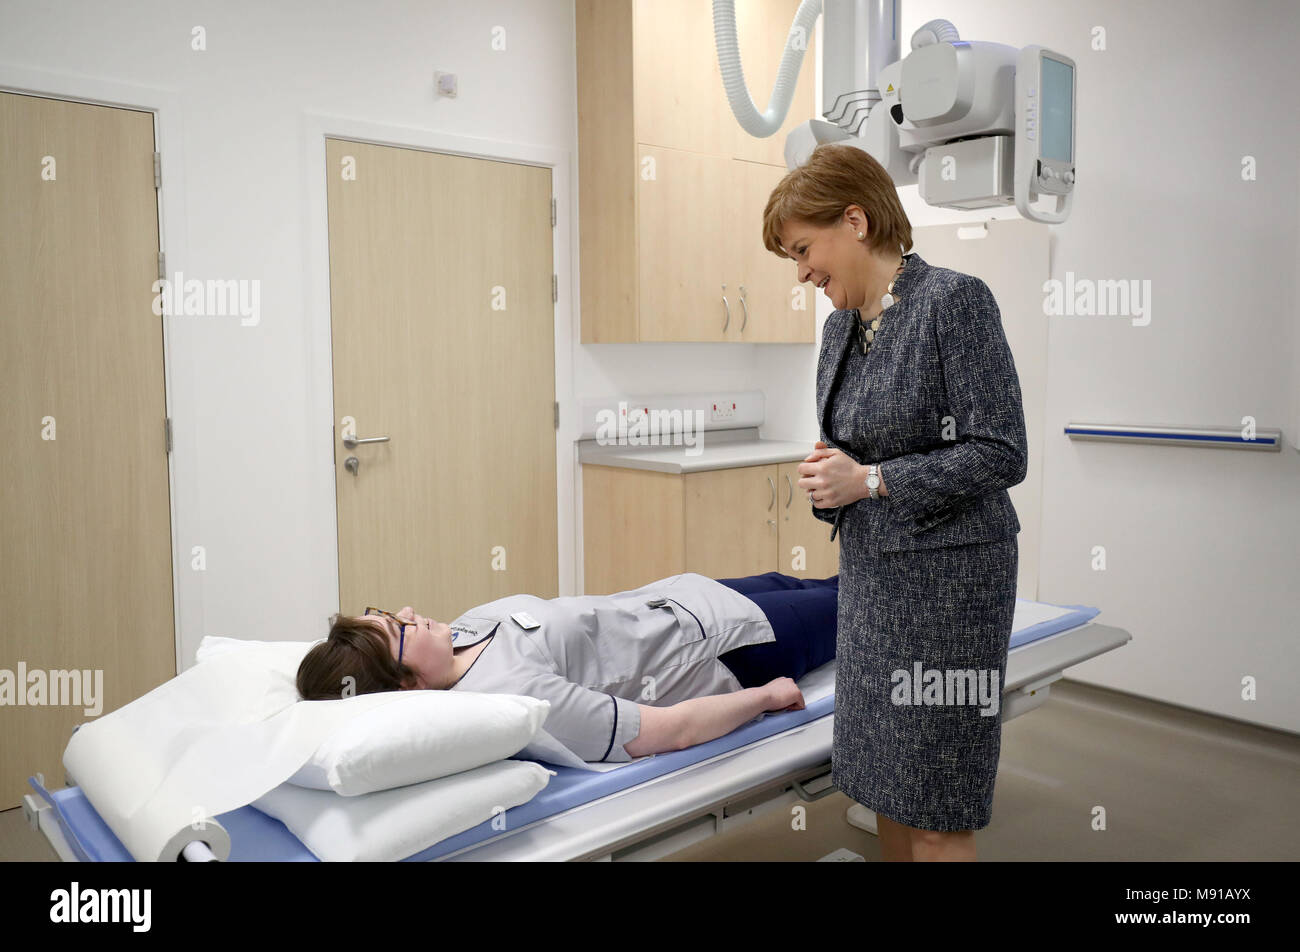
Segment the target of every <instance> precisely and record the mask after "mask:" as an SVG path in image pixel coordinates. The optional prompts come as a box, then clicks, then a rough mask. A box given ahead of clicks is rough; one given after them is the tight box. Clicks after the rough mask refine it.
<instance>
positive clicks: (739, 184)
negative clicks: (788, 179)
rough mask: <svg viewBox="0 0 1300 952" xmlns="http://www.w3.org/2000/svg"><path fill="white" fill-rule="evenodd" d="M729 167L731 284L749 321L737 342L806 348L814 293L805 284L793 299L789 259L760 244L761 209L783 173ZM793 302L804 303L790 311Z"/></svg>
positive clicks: (750, 165) (755, 166)
mask: <svg viewBox="0 0 1300 952" xmlns="http://www.w3.org/2000/svg"><path fill="white" fill-rule="evenodd" d="M731 166H732V181H733V183H734V185H733V189H734V191H735V193H736V195H737V197H736V200H735V204H736V214H735V217H734V218H733V221H734V222H735V237H734V240H735V242H736V245H737V248H736V254H737V255H738V257H739V259H740V267H739V270H738V271H737V276H736V281H737V282H738V284H743V285H744V286H745V310H746V311H747V312H748V318H749V319H748V321H746V322H745V323H744V330H743V331H741V333H740V339H741V340H743V341H746V342H748V343H752V344H762V343H793V344H811V343H812V342H813V341H814V339H815V335H816V330H815V329H814V327H813V323H814V321H815V320H816V304H815V302H814V295H815V294H816V293H817V292H816V289H815V288H814V287H813V286H812V285H811V284H807V285H804V286H803V291H802V293H801V294H798V295H796V293H795V289H796V288H798V287H799V272H798V267H797V265H796V264H795V262H793V261H791V260H790V259H789V258H778V257H777V256H776V255H774V254H772V252H770V251H768V250H767V248H766V247H765V246H764V245H763V210H764V209H765V208H767V200H768V198H769V197H770V196H771V194H772V189H774V188H776V186H777V183H778V182H780V181H781V179H782V178H783V177H784V175H785V171H784V170H783V169H778V168H776V167H775V166H771V165H762V164H760V163H758V162H742V161H740V160H738V159H736V160H733V161H732V163H731ZM796 300H799V301H800V302H801V303H802V304H803V305H804V310H795V307H794V304H795V302H796Z"/></svg>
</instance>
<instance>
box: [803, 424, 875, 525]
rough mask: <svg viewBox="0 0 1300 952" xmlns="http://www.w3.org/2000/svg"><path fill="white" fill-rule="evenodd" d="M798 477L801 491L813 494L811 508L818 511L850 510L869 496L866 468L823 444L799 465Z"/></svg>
mask: <svg viewBox="0 0 1300 952" xmlns="http://www.w3.org/2000/svg"><path fill="white" fill-rule="evenodd" d="M799 477H800V478H799V488H800V489H801V490H802V491H804V492H810V491H811V492H812V494H813V495H812V497H811V498H812V504H813V505H814V506H816V507H817V508H818V509H834V508H835V507H836V506H847V505H848V504H849V503H851V502H857V501H858V500H859V499H861V498H862V497H864V496H865V495H866V494H867V489H866V467H864V466H860V465H859V464H858V463H856V462H854V460H853V457H851V456H848V455H847V454H845V453H844V451H843V450H836V449H829V448H828V447H827V446H826V444H825V443H823V442H822V441H821V440H818V441H817V447H816V448H815V449H814V450H813V451H812V452H811V453H809V454H808V456H807V457H805V459H804V461H803V462H802V463H800V464H799Z"/></svg>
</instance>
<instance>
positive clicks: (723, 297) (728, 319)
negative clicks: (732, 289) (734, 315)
mask: <svg viewBox="0 0 1300 952" xmlns="http://www.w3.org/2000/svg"><path fill="white" fill-rule="evenodd" d="M722 290H724V291H725V290H727V286H726V285H725V284H724V285H723V286H722ZM722 306H723V307H725V308H726V309H727V318H726V320H724V321H723V322H722V329H723V330H724V331H725V330H726V329H727V325H728V324H730V323H731V305H730V304H728V303H727V296H726V295H725V294H724V295H722Z"/></svg>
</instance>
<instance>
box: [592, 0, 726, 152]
mask: <svg viewBox="0 0 1300 952" xmlns="http://www.w3.org/2000/svg"><path fill="white" fill-rule="evenodd" d="M588 2H594V3H595V4H596V5H598V6H604V5H606V4H612V3H621V2H626V0H588ZM632 2H633V6H634V10H633V14H632V37H633V40H632V63H633V68H632V90H633V92H632V103H627V104H625V105H626V107H627V108H632V104H633V103H635V124H634V130H635V136H636V142H637V144H638V145H655V146H662V147H664V148H669V149H685V150H688V151H691V152H706V153H709V154H711V155H730V154H731V144H732V142H733V141H734V138H735V135H734V133H733V132H732V127H733V126H734V125H735V123H736V120H735V118H734V117H733V116H732V115H731V107H730V106H729V105H728V104H727V93H726V90H725V89H724V88H723V86H722V73H721V71H720V70H719V68H718V53H717V48H716V46H715V45H714V40H713V5H712V4H711V3H708V2H701V0H632ZM739 5H740V4H737V6H739Z"/></svg>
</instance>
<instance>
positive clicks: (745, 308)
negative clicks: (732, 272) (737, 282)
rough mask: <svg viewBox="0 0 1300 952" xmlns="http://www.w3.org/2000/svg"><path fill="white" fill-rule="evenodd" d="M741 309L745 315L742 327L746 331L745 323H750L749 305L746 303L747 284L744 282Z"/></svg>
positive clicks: (741, 289) (741, 292)
mask: <svg viewBox="0 0 1300 952" xmlns="http://www.w3.org/2000/svg"><path fill="white" fill-rule="evenodd" d="M740 310H741V313H742V315H743V316H742V318H741V321H740V329H741V331H744V329H745V325H746V324H748V323H749V305H748V304H746V303H745V286H744V285H743V284H742V285H741V286H740Z"/></svg>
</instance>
